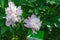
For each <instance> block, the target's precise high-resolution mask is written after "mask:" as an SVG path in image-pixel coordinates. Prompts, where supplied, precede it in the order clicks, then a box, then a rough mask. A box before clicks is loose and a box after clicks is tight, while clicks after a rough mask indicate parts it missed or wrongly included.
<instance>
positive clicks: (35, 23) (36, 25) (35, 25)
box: [24, 14, 41, 33]
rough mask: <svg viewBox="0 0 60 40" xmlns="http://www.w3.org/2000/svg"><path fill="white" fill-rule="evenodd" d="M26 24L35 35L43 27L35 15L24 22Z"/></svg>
mask: <svg viewBox="0 0 60 40" xmlns="http://www.w3.org/2000/svg"><path fill="white" fill-rule="evenodd" d="M24 22H25V23H26V24H24V25H25V27H27V28H31V29H32V32H33V33H36V30H39V29H40V27H41V21H40V19H39V18H37V17H36V16H35V15H34V14H33V15H32V16H31V17H28V19H25V21H24Z"/></svg>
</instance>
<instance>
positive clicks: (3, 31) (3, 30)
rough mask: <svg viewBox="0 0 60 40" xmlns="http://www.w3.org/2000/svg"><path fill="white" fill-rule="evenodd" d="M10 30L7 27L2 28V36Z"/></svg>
mask: <svg viewBox="0 0 60 40" xmlns="http://www.w3.org/2000/svg"><path fill="white" fill-rule="evenodd" d="M7 30H8V28H7V27H6V26H1V34H4V33H5V32H6V31H7Z"/></svg>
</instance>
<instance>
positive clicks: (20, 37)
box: [0, 0, 60, 40]
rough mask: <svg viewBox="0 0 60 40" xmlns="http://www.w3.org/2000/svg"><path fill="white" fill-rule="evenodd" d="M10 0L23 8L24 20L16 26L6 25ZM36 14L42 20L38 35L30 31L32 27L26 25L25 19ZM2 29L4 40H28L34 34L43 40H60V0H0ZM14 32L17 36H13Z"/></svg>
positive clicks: (0, 25) (0, 26) (0, 23)
mask: <svg viewBox="0 0 60 40" xmlns="http://www.w3.org/2000/svg"><path fill="white" fill-rule="evenodd" d="M8 1H12V2H14V3H15V5H16V6H21V7H22V10H23V14H22V22H21V23H16V26H17V27H15V28H13V27H12V26H10V27H7V26H6V25H5V22H6V19H4V18H3V17H5V8H6V7H8ZM32 14H35V15H36V16H37V17H38V18H40V19H41V21H42V26H41V28H40V31H39V33H38V34H36V35H32V33H30V31H28V30H30V29H28V28H25V27H24V19H25V18H27V17H28V16H31V15H32ZM0 28H1V29H0V30H1V32H0V33H1V34H0V35H1V36H0V39H1V38H2V40H13V38H15V39H16V40H26V37H27V36H28V34H29V35H32V37H37V38H40V39H42V40H60V0H0ZM13 32H14V35H15V37H13Z"/></svg>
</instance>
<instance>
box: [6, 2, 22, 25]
mask: <svg viewBox="0 0 60 40" xmlns="http://www.w3.org/2000/svg"><path fill="white" fill-rule="evenodd" d="M8 6H9V7H7V8H5V12H6V25H7V26H10V25H12V26H14V25H15V22H20V21H21V15H22V10H21V6H19V7H16V6H15V4H14V3H13V2H8Z"/></svg>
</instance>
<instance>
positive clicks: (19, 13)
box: [16, 6, 22, 15]
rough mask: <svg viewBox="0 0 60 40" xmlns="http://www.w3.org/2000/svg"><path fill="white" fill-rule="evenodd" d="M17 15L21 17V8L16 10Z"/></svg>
mask: <svg viewBox="0 0 60 40" xmlns="http://www.w3.org/2000/svg"><path fill="white" fill-rule="evenodd" d="M16 13H17V15H22V10H21V6H19V7H18V8H17V10H16Z"/></svg>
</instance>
